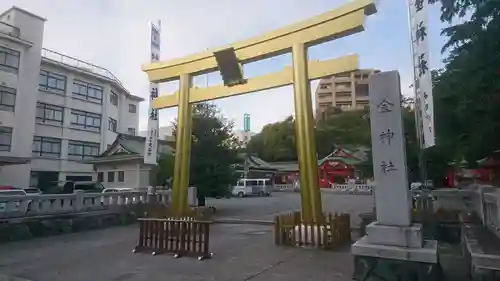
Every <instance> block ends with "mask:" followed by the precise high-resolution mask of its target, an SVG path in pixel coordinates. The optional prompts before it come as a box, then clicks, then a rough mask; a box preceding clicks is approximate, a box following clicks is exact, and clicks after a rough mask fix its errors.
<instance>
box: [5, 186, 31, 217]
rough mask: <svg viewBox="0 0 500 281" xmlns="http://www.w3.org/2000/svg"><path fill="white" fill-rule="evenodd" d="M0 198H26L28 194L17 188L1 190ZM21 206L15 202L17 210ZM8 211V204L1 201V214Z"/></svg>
mask: <svg viewBox="0 0 500 281" xmlns="http://www.w3.org/2000/svg"><path fill="white" fill-rule="evenodd" d="M0 196H26V192H25V191H24V190H22V189H19V188H15V189H0ZM20 205H21V202H20V201H16V202H15V205H14V206H15V209H16V210H17V209H19V206H20ZM6 210H7V202H6V201H4V202H2V199H0V212H5V211H6Z"/></svg>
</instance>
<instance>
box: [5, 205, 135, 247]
mask: <svg viewBox="0 0 500 281" xmlns="http://www.w3.org/2000/svg"><path fill="white" fill-rule="evenodd" d="M141 215H142V210H140V209H139V208H134V209H125V210H123V211H121V212H116V211H115V212H106V211H104V212H89V213H82V214H72V215H68V216H46V217H38V218H36V217H34V218H30V219H22V220H21V219H20V220H4V221H0V243H5V242H10V241H19V240H26V239H30V238H35V237H46V236H53V235H59V234H65V233H73V232H80V231H86V230H92V229H100V228H106V227H111V226H117V225H127V224H131V223H134V222H135V221H136V219H137V217H139V216H141Z"/></svg>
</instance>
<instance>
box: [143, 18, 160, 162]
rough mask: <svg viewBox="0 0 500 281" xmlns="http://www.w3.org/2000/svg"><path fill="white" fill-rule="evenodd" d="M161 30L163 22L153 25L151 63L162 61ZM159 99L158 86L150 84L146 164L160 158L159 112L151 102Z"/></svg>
mask: <svg viewBox="0 0 500 281" xmlns="http://www.w3.org/2000/svg"><path fill="white" fill-rule="evenodd" d="M160 29H161V22H160V21H158V25H157V26H156V25H155V24H153V23H151V41H150V50H151V62H156V61H159V60H160V42H161V41H160ZM157 97H158V84H157V83H150V84H149V110H148V130H147V135H146V144H145V152H144V164H152V165H156V163H157V158H158V130H159V128H158V126H159V123H158V110H156V109H154V108H153V107H152V106H151V105H152V103H151V101H152V100H153V99H155V98H157Z"/></svg>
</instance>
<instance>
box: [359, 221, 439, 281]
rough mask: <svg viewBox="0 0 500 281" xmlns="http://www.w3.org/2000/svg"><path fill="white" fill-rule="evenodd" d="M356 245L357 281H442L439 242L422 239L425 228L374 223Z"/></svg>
mask: <svg viewBox="0 0 500 281" xmlns="http://www.w3.org/2000/svg"><path fill="white" fill-rule="evenodd" d="M366 230H367V231H366V233H367V235H365V236H364V237H363V238H361V239H360V240H358V241H357V242H356V243H354V244H353V245H352V247H351V252H352V253H353V254H354V275H353V278H354V280H363V281H372V280H387V281H389V280H400V281H406V280H411V281H434V280H436V281H438V280H441V267H440V265H439V260H438V253H437V251H438V245H437V241H435V240H423V239H422V231H421V230H422V227H421V225H418V224H415V225H411V226H407V227H402V226H401V227H398V226H388V225H380V224H378V223H377V222H374V223H371V224H370V225H369V226H368V227H367V229H366Z"/></svg>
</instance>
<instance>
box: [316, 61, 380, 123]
mask: <svg viewBox="0 0 500 281" xmlns="http://www.w3.org/2000/svg"><path fill="white" fill-rule="evenodd" d="M378 72H380V71H379V70H376V69H359V70H357V71H353V72H346V73H341V74H337V75H335V76H333V77H330V78H323V79H321V80H320V82H319V84H318V87H317V88H316V94H315V96H316V118H317V119H322V118H324V115H325V111H326V110H327V108H329V107H338V108H341V109H342V110H344V111H346V110H359V109H363V108H364V107H365V106H368V101H369V99H368V95H369V93H368V78H369V77H370V75H372V74H374V73H378Z"/></svg>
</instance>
